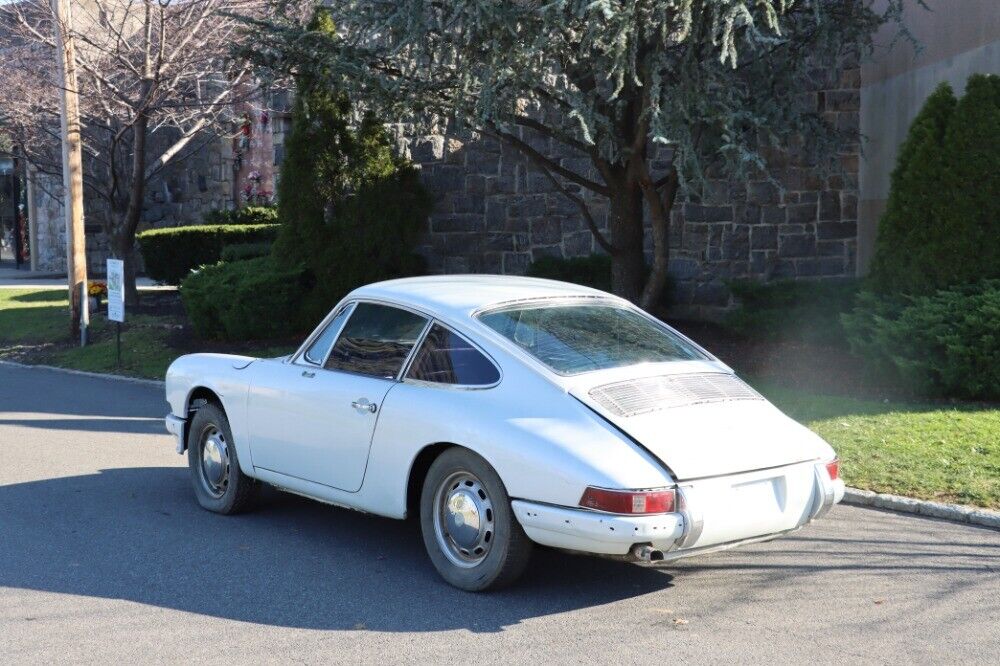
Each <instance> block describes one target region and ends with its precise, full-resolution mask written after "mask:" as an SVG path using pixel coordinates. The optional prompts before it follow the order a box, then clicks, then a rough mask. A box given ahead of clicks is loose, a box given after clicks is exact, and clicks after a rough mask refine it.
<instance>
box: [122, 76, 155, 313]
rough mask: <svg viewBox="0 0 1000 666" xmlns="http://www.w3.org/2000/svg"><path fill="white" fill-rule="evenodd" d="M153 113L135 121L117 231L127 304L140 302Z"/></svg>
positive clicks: (145, 91) (144, 90) (144, 89)
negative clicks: (139, 235) (138, 252)
mask: <svg viewBox="0 0 1000 666" xmlns="http://www.w3.org/2000/svg"><path fill="white" fill-rule="evenodd" d="M150 85H151V83H150V82H149V81H144V82H143V86H142V95H141V96H140V99H145V96H146V94H148V91H149V86H150ZM148 125H149V117H148V116H147V115H146V113H145V111H140V112H139V115H138V116H137V117H136V119H135V123H134V124H133V125H132V169H131V174H130V182H129V195H128V207H127V208H126V209H125V215H124V216H123V218H122V219H121V220H120V221H119V222H118V228H117V230H116V233H115V234H114V252H115V254H116V255H117V258H118V259H121V260H122V261H123V262H124V264H125V276H124V277H125V285H124V287H125V305H129V306H134V305H138V303H139V290H138V289H137V288H136V286H135V273H136V271H135V232H136V230H137V229H138V228H139V220H140V218H141V217H142V202H143V199H145V196H146V130H147V127H148Z"/></svg>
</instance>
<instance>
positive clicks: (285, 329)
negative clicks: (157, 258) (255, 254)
mask: <svg viewBox="0 0 1000 666" xmlns="http://www.w3.org/2000/svg"><path fill="white" fill-rule="evenodd" d="M309 282H310V281H309V279H308V277H307V274H306V271H305V269H304V268H303V267H301V266H283V265H281V264H279V263H278V262H276V261H274V260H273V259H271V258H270V257H259V258H257V259H248V260H246V261H234V262H231V263H225V262H223V263H218V264H215V265H214V266H204V267H202V268H201V269H199V270H197V271H195V272H194V273H192V274H191V275H189V276H188V277H187V278H186V279H185V280H184V282H183V283H182V284H181V299H182V301H183V302H184V309H185V310H187V313H188V318H189V319H190V320H191V323H192V325H193V326H194V328H195V331H196V332H197V333H198V335H199V336H201V337H203V338H213V339H224V340H232V341H241V340H249V339H272V338H285V337H289V336H291V335H295V334H297V333H302V332H304V331H306V330H307V329H308V328H309V327H311V326H313V325H315V324H316V322H304V321H302V314H301V313H302V308H301V304H302V295H303V294H305V293H308V291H309V289H310V288H311V287H312V285H311V284H309Z"/></svg>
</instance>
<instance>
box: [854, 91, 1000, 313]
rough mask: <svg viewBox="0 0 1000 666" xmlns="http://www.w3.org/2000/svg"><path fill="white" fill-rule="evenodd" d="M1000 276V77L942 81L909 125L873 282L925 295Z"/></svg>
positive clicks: (891, 289)
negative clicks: (957, 83) (960, 86)
mask: <svg viewBox="0 0 1000 666" xmlns="http://www.w3.org/2000/svg"><path fill="white" fill-rule="evenodd" d="M991 277H1000V77H998V76H996V75H982V74H977V75H973V76H972V77H970V78H969V81H968V83H967V84H966V91H965V95H964V96H963V97H962V98H961V100H958V101H956V99H955V96H954V94H953V93H952V90H951V88H950V87H949V86H948V85H947V84H941V85H940V86H939V87H938V88H937V90H935V91H934V93H933V94H931V96H930V97H928V99H927V102H926V103H925V104H924V107H923V108H922V109H921V111H920V113H919V114H917V117H916V118H915V119H914V121H913V124H912V125H911V126H910V130H909V134H908V135H907V138H906V140H905V141H904V143H903V145H902V146H901V148H900V152H899V158H898V161H897V163H896V168H895V169H894V170H893V173H892V180H891V189H890V191H889V200H888V203H887V206H886V211H885V213H884V214H883V215H882V218H881V220H880V221H879V231H878V241H877V245H876V252H875V257H874V260H873V263H872V270H871V284H872V287H873V288H874V289H875V290H876V291H880V292H883V293H907V294H925V293H930V292H933V291H935V290H936V289H942V288H945V287H949V286H953V285H959V284H965V283H969V282H974V281H976V280H980V279H984V278H991Z"/></svg>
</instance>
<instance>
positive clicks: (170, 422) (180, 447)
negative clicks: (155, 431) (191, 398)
mask: <svg viewBox="0 0 1000 666" xmlns="http://www.w3.org/2000/svg"><path fill="white" fill-rule="evenodd" d="M164 422H165V424H166V426H167V432H169V433H170V434H171V435H173V436H174V439H175V443H176V449H177V453H184V449H186V448H187V442H186V441H185V437H184V434H185V433H184V431H185V427H184V426H185V425H186V423H187V421H185V420H184V419H182V418H181V417H179V416H174V415H173V414H167V416H166V418H165V419H164Z"/></svg>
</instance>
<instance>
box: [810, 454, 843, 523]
mask: <svg viewBox="0 0 1000 666" xmlns="http://www.w3.org/2000/svg"><path fill="white" fill-rule="evenodd" d="M813 474H814V479H815V485H814V486H813V496H814V498H815V499H814V500H813V507H812V511H811V513H810V516H809V520H816V519H817V518H822V517H823V516H825V515H826V513H827V512H828V511H829V510H830V509H831V508H833V505H834V504H836V503H837V502H839V501H840V500H841V499H843V497H844V482H843V481H841V480H840V479H831V478H830V473H829V472H827V470H826V464H825V463H816V465H814V466H813Z"/></svg>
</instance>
